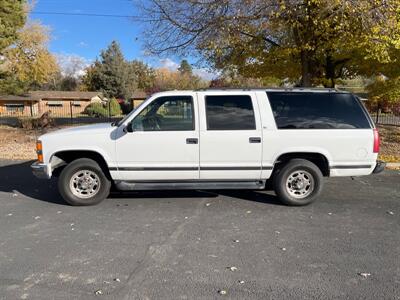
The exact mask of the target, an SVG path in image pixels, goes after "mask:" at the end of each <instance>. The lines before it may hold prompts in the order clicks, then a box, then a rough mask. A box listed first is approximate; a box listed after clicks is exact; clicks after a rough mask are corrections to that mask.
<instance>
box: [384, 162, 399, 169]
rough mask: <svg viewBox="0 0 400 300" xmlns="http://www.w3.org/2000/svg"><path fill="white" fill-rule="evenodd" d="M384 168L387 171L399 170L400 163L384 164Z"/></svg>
mask: <svg viewBox="0 0 400 300" xmlns="http://www.w3.org/2000/svg"><path fill="white" fill-rule="evenodd" d="M386 168H388V169H392V168H393V169H397V168H400V163H386Z"/></svg>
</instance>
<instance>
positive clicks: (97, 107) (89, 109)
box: [83, 99, 122, 117]
mask: <svg viewBox="0 0 400 300" xmlns="http://www.w3.org/2000/svg"><path fill="white" fill-rule="evenodd" d="M83 113H85V114H87V115H88V116H90V117H113V116H120V115H121V114H122V110H121V106H120V105H119V103H118V101H117V100H116V99H111V100H110V101H109V102H108V103H106V104H105V105H104V104H102V103H91V104H89V105H88V106H86V108H85V110H84V112H83Z"/></svg>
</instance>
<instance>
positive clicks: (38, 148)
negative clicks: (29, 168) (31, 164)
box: [36, 141, 43, 163]
mask: <svg viewBox="0 0 400 300" xmlns="http://www.w3.org/2000/svg"><path fill="white" fill-rule="evenodd" d="M36 153H37V159H38V161H39V162H40V163H43V146H42V142H41V141H37V142H36Z"/></svg>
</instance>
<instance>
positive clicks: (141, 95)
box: [131, 90, 148, 99]
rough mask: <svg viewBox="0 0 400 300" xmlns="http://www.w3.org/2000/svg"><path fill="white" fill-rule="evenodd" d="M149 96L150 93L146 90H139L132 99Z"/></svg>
mask: <svg viewBox="0 0 400 300" xmlns="http://www.w3.org/2000/svg"><path fill="white" fill-rule="evenodd" d="M147 97H148V95H147V93H146V92H144V91H140V90H138V91H136V92H134V93H133V95H132V97H131V99H147Z"/></svg>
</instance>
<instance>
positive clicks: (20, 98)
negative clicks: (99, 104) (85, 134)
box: [0, 91, 102, 101]
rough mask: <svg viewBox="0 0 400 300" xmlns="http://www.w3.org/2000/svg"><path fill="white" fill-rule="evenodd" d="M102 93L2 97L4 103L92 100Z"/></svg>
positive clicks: (28, 94) (45, 93)
mask: <svg viewBox="0 0 400 300" xmlns="http://www.w3.org/2000/svg"><path fill="white" fill-rule="evenodd" d="M96 96H100V97H102V94H101V93H100V92H75V91H72V92H69V91H32V92H29V93H26V94H24V95H0V100H3V101H40V100H41V99H66V100H90V99H92V98H93V97H96Z"/></svg>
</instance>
